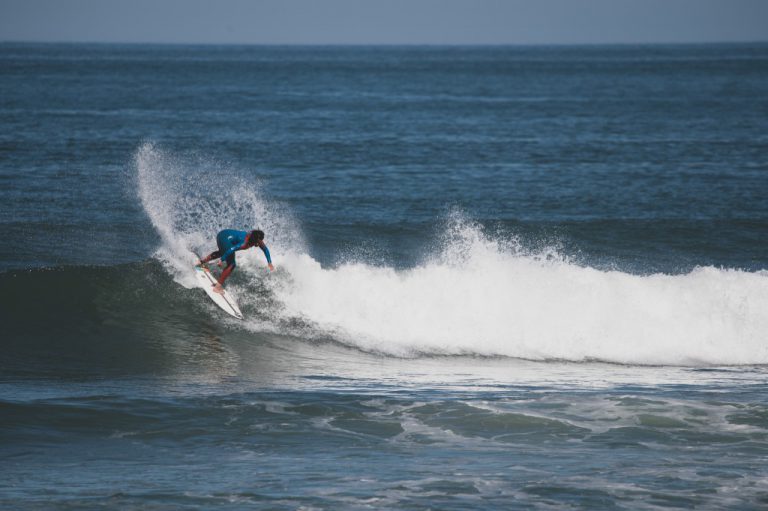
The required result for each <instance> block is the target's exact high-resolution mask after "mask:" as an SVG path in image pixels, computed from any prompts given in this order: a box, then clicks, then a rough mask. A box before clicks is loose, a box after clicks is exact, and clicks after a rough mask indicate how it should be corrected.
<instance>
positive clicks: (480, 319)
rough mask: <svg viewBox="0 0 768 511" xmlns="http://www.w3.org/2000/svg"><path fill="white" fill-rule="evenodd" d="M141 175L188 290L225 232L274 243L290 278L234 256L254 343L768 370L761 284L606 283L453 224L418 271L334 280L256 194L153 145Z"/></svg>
mask: <svg viewBox="0 0 768 511" xmlns="http://www.w3.org/2000/svg"><path fill="white" fill-rule="evenodd" d="M136 168H137V176H138V189H139V197H140V198H141V201H142V204H143V206H144V209H145V210H146V212H147V214H148V216H149V218H150V220H151V221H152V224H153V225H154V226H155V228H156V229H157V232H158V233H159V235H160V237H161V239H162V247H161V248H160V250H159V251H158V256H159V257H160V258H161V259H162V260H164V261H165V262H166V264H167V266H168V267H169V269H171V270H172V271H174V272H175V273H176V274H177V278H178V280H179V281H180V282H181V283H185V284H186V285H191V284H192V282H191V280H190V281H189V282H185V278H184V277H183V275H185V274H188V272H187V269H188V267H189V264H190V262H191V259H192V254H191V251H192V250H198V251H200V252H206V251H209V250H213V248H214V247H213V246H212V243H213V241H212V240H213V238H214V236H215V234H216V232H218V230H220V229H223V228H231V227H240V228H243V229H245V228H249V227H251V226H254V227H260V228H262V229H264V231H265V232H266V233H267V236H268V238H269V240H268V243H269V246H270V249H271V251H272V254H273V257H274V259H275V263H276V265H277V266H278V267H279V268H280V269H281V270H283V272H284V273H283V277H278V276H273V277H274V278H269V279H264V278H263V277H264V273H263V271H259V272H254V271H253V270H254V269H256V268H259V269H260V267H261V265H263V264H264V263H263V261H262V260H261V258H260V257H258V256H260V254H249V253H244V254H243V255H242V256H238V262H239V264H240V266H241V267H242V268H243V269H242V270H240V272H241V274H244V275H249V276H250V277H251V278H253V279H254V280H255V279H259V282H260V286H264V285H266V286H268V287H269V289H270V291H271V293H270V295H271V296H272V297H273V299H274V300H276V303H273V304H272V306H271V307H269V310H270V314H271V315H272V316H271V317H270V318H269V319H268V320H267V321H266V323H265V321H264V318H263V317H262V318H260V319H258V320H257V319H254V320H253V321H252V323H250V327H251V328H252V329H254V330H259V331H261V330H264V329H268V330H272V331H282V332H285V330H286V328H288V329H290V328H291V327H285V326H284V325H290V324H297V323H300V324H302V325H310V326H311V328H313V329H314V331H316V332H317V333H321V334H324V335H332V336H333V337H334V338H336V339H337V340H339V341H341V342H343V343H346V344H348V345H351V346H355V347H359V348H361V349H364V350H371V351H377V352H380V353H385V354H391V355H397V356H412V355H417V354H476V355H489V356H494V355H501V356H508V357H518V358H525V359H532V360H553V359H560V360H569V361H585V360H592V359H594V360H602V361H609V362H617V363H626V364H659V365H722V364H768V272H765V271H762V272H757V273H750V272H745V271H740V270H732V269H718V268H712V267H703V268H697V269H695V270H694V271H692V272H690V273H688V274H685V275H665V274H656V275H649V276H640V275H632V274H628V273H623V272H620V271H602V270H598V269H595V268H590V267H588V266H582V265H578V264H574V263H572V262H570V261H568V260H567V259H566V258H563V257H560V256H557V254H554V253H542V254H526V253H524V252H523V251H522V250H521V248H520V246H519V244H517V243H515V242H514V241H506V242H502V241H500V240H498V239H494V238H492V237H487V236H484V235H483V234H482V230H481V229H480V228H479V227H477V226H475V225H472V224H471V223H468V222H466V221H464V220H462V219H461V218H460V217H458V216H456V217H454V218H452V219H451V221H450V222H449V225H448V226H447V227H446V232H445V243H444V246H443V248H442V249H441V250H438V251H437V253H436V254H433V255H432V256H431V257H428V258H426V259H425V262H424V263H423V264H422V265H420V266H418V267H415V268H412V269H407V270H398V269H395V268H391V267H386V266H376V265H371V264H367V263H366V262H364V261H363V262H348V263H344V264H341V265H339V266H338V267H333V268H327V267H322V266H321V265H320V263H318V262H317V261H316V260H314V259H313V258H312V257H310V256H309V255H307V253H306V250H305V248H304V244H303V242H302V241H301V240H302V236H301V233H300V230H299V229H298V228H297V227H296V222H295V221H294V220H293V219H292V218H291V215H290V214H289V212H287V211H286V210H285V209H283V208H280V207H278V206H277V205H275V204H273V203H271V202H269V201H267V200H265V199H264V198H263V197H262V196H261V192H260V190H261V187H260V184H259V183H258V182H255V181H253V182H249V181H245V180H244V179H243V178H242V177H240V176H239V175H238V174H234V173H232V172H229V171H227V169H226V166H222V165H219V164H217V163H216V162H210V161H206V160H202V159H189V158H187V159H181V158H178V157H175V156H171V155H169V154H168V153H166V152H164V151H162V150H159V149H158V148H157V147H155V146H154V145H152V144H144V145H143V146H142V147H141V148H140V149H139V150H138V152H137V155H136ZM250 252H253V251H250ZM189 278H190V279H191V277H189ZM254 287H256V286H254ZM262 288H263V287H262ZM244 295H245V293H240V295H239V296H241V297H243V298H244V299H246V301H247V297H245V296H244ZM259 299H261V298H259ZM241 305H242V303H241ZM296 319H298V320H300V321H299V322H297V321H294V320H296ZM305 328H306V327H305ZM287 333H297V334H298V335H305V334H306V331H302V332H298V331H297V332H290V331H289V332H287Z"/></svg>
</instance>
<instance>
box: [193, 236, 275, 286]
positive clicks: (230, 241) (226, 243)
mask: <svg viewBox="0 0 768 511" xmlns="http://www.w3.org/2000/svg"><path fill="white" fill-rule="evenodd" d="M216 245H217V246H218V247H219V249H218V250H216V251H215V252H211V253H210V254H208V256H206V257H204V258H203V259H200V261H199V262H198V263H197V265H198V266H202V265H204V264H205V263H207V262H208V261H210V260H211V259H216V258H217V257H218V258H220V261H219V263H218V264H219V266H222V265H223V264H224V263H226V265H227V267H226V268H224V271H223V272H221V275H220V276H219V279H218V281H217V282H216V284H214V285H213V290H214V291H216V292H217V293H219V294H221V293H222V292H223V291H224V281H225V280H227V278H228V277H229V276H230V275H231V274H232V271H233V270H234V269H235V265H236V263H235V252H236V251H238V250H246V249H248V248H251V247H259V248H260V249H261V251H262V252H264V255H265V256H266V257H267V266H269V269H270V270H274V269H275V267H274V266H272V257H271V256H270V255H269V249H268V248H267V246H266V245H265V244H264V231H260V230H258V229H256V230H253V231H236V230H234V229H224V230H223V231H221V232H219V234H217V235H216Z"/></svg>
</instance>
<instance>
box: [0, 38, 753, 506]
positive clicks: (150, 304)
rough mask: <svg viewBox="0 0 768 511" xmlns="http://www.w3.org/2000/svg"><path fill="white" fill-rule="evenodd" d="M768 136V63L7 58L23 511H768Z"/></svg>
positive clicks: (1, 434)
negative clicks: (234, 234) (232, 265)
mask: <svg viewBox="0 0 768 511" xmlns="http://www.w3.org/2000/svg"><path fill="white" fill-rule="evenodd" d="M766 119H768V44H762V43H761V44H720V45H648V46H551V47H545V46H541V47H536V46H532V47H525V46H521V47H355V46H350V47H301V46H287V47H279V46H275V47H270V46H183V45H182V46H156V45H88V44H31V43H29V44H27V43H24V44H22V43H2V44H0V232H2V237H3V239H4V240H5V244H4V245H2V246H0V290H2V292H0V302H1V306H0V324H2V335H0V338H1V339H2V350H0V474H2V477H0V508H2V509H24V510H28V509H40V510H50V509H77V510H83V509H142V510H177V509H189V510H195V509H199V510H202V509H270V510H296V509H302V510H326V509H327V510H347V509H349V510H362V509H392V510H401V509H402V510H426V509H440V510H468V509H469V510H484V509H493V510H495V509H525V510H529V509H537V510H551V509H585V510H587V509H588V510H595V509H616V510H656V509H705V510H706V509H743V510H751V509H764V508H766V507H768V384H767V383H766V378H767V377H768V269H767V268H768V251H766V242H767V241H768V123H767V122H766ZM226 228H235V229H242V230H247V229H254V228H260V229H262V230H264V231H265V233H266V239H265V242H266V244H267V246H268V247H269V249H270V251H271V254H272V258H273V260H274V263H275V266H276V269H275V271H274V272H270V271H268V269H267V268H266V261H265V260H264V257H263V255H262V254H261V252H260V251H259V250H250V251H247V252H239V253H238V256H237V261H238V267H237V269H236V270H235V272H234V274H233V276H232V277H231V278H230V279H229V280H228V282H227V288H228V289H229V290H230V291H231V292H232V294H233V295H234V296H235V297H236V299H237V300H238V302H239V304H240V306H241V308H242V310H243V313H244V314H245V316H246V319H245V320H244V321H239V320H237V319H234V318H231V317H229V316H227V315H226V314H225V313H224V312H222V311H221V310H220V309H218V308H217V307H216V306H215V305H214V304H213V303H212V302H211V301H210V300H209V299H208V298H207V296H206V295H205V294H204V292H203V291H202V290H201V289H199V288H197V287H195V280H194V276H193V274H192V271H191V265H192V264H193V263H194V262H195V254H204V253H208V252H210V251H212V250H214V249H215V248H216V246H215V236H216V233H217V232H218V231H219V230H221V229H226Z"/></svg>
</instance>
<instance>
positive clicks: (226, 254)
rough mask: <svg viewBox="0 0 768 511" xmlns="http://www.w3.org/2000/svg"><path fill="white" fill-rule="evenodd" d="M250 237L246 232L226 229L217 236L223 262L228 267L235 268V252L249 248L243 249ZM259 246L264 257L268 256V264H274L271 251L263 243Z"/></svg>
mask: <svg viewBox="0 0 768 511" xmlns="http://www.w3.org/2000/svg"><path fill="white" fill-rule="evenodd" d="M247 237H248V232H246V231H236V230H234V229H224V230H223V231H221V232H219V234H217V235H216V245H218V247H219V252H221V260H222V261H223V262H226V263H227V266H232V267H234V266H235V264H236V263H235V251H237V250H241V249H244V248H248V247H243V243H245V239H246V238H247ZM256 246H258V247H259V248H260V249H261V251H262V252H264V255H265V256H267V262H268V263H269V264H272V257H271V256H270V255H269V249H268V248H267V246H266V245H265V244H264V243H263V242H262V243H259V244H258V245H256Z"/></svg>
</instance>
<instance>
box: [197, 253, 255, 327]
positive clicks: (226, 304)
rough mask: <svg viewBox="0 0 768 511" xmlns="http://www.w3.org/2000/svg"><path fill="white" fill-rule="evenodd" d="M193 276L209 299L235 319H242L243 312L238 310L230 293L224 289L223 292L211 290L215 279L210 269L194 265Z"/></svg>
mask: <svg viewBox="0 0 768 511" xmlns="http://www.w3.org/2000/svg"><path fill="white" fill-rule="evenodd" d="M195 278H196V279H197V281H198V282H199V283H200V287H202V288H203V289H204V290H205V292H206V293H207V294H208V296H210V297H211V300H213V302H214V303H215V304H216V305H218V306H219V307H221V308H222V309H223V310H224V312H226V313H227V314H229V315H231V316H234V317H236V318H237V319H243V313H242V312H240V307H238V306H237V302H235V299H234V298H232V295H231V294H229V293H228V292H227V290H226V289H225V290H224V293H222V294H219V293H217V292H216V291H214V290H213V285H214V284H216V279H215V278H214V277H213V275H211V271H210V270H209V269H208V268H201V267H200V266H195Z"/></svg>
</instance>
